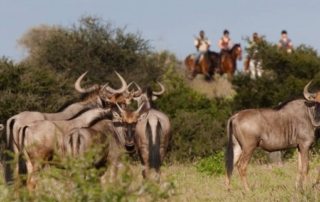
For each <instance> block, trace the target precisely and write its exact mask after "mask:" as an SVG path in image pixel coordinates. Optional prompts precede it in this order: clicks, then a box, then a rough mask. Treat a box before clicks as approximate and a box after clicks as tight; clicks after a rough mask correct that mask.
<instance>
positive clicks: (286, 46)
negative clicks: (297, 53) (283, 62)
mask: <svg viewBox="0 0 320 202" xmlns="http://www.w3.org/2000/svg"><path fill="white" fill-rule="evenodd" d="M292 48H293V44H292V42H291V39H289V38H288V33H287V31H286V30H282V32H281V38H280V40H279V43H278V49H283V50H285V51H286V52H287V53H291V52H292Z"/></svg>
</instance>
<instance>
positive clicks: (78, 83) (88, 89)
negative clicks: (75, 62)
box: [74, 71, 99, 93]
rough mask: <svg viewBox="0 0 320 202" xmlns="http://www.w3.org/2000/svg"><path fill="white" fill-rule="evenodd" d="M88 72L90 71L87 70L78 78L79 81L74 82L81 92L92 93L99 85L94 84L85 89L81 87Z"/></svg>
mask: <svg viewBox="0 0 320 202" xmlns="http://www.w3.org/2000/svg"><path fill="white" fill-rule="evenodd" d="M87 73H88V71H86V72H85V73H83V74H81V76H80V77H79V78H78V79H77V81H76V82H75V83H74V88H75V89H76V90H77V91H78V92H79V93H90V92H92V91H94V90H96V89H98V88H99V86H97V85H93V86H91V87H89V88H87V89H84V88H82V87H81V85H80V83H81V81H82V79H83V77H85V75H86V74H87Z"/></svg>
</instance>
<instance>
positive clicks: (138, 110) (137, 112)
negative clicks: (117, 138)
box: [134, 103, 144, 114]
mask: <svg viewBox="0 0 320 202" xmlns="http://www.w3.org/2000/svg"><path fill="white" fill-rule="evenodd" d="M143 106H144V103H142V105H140V107H139V108H138V109H137V110H136V111H134V113H135V114H139V112H140V110H141V109H142V107H143Z"/></svg>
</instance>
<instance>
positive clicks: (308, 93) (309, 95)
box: [303, 81, 315, 101]
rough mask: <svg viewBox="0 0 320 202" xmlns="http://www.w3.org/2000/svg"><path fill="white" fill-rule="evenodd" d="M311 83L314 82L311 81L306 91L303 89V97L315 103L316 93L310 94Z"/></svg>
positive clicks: (305, 88)
mask: <svg viewBox="0 0 320 202" xmlns="http://www.w3.org/2000/svg"><path fill="white" fill-rule="evenodd" d="M311 82H312V81H310V82H309V83H308V84H307V85H306V86H305V87H304V89H303V96H304V98H306V99H307V100H309V101H314V99H315V93H310V92H309V91H308V88H309V86H310V84H311Z"/></svg>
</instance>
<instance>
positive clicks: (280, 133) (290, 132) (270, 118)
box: [226, 82, 320, 190]
mask: <svg viewBox="0 0 320 202" xmlns="http://www.w3.org/2000/svg"><path fill="white" fill-rule="evenodd" d="M310 83H311V82H309V83H308V84H307V85H306V86H305V88H304V97H305V99H296V100H293V101H289V102H287V103H284V104H282V105H280V106H279V107H278V108H277V109H247V110H242V111H240V112H238V113H236V114H234V115H233V116H232V117H231V118H230V119H229V120H228V124H227V134H228V138H229V141H228V145H227V150H226V171H227V176H226V185H227V187H228V189H230V178H231V175H232V171H233V167H234V165H236V166H237V168H238V171H239V174H240V178H241V180H242V183H243V185H244V187H245V189H246V190H249V186H248V182H247V177H246V170H247V165H248V163H249V161H250V158H251V156H252V153H253V151H254V150H255V149H256V148H257V147H260V148H262V149H264V150H266V151H269V152H272V151H279V150H283V149H287V148H297V149H298V170H299V171H298V175H297V180H296V187H297V188H302V187H303V184H304V181H305V180H306V176H307V173H308V160H309V157H308V153H309V149H310V146H311V144H312V143H313V142H314V139H315V129H316V128H317V127H319V126H320V111H319V110H320V91H319V92H317V93H309V92H308V87H309V85H310Z"/></svg>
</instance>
